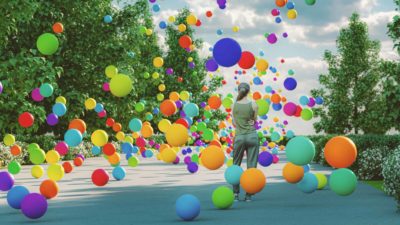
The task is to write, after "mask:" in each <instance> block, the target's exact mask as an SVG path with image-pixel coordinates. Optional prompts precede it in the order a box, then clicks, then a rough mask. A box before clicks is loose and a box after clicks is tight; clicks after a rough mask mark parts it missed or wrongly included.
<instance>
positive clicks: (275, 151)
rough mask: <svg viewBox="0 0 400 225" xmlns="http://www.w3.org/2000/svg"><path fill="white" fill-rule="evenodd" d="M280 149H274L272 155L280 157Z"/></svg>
mask: <svg viewBox="0 0 400 225" xmlns="http://www.w3.org/2000/svg"><path fill="white" fill-rule="evenodd" d="M278 151H279V150H278V149H277V148H274V149H272V151H271V153H272V155H278Z"/></svg>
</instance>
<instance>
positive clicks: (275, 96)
mask: <svg viewBox="0 0 400 225" xmlns="http://www.w3.org/2000/svg"><path fill="white" fill-rule="evenodd" d="M271 102H272V103H275V104H278V103H279V102H281V96H280V95H279V94H277V93H275V94H273V95H272V96H271Z"/></svg>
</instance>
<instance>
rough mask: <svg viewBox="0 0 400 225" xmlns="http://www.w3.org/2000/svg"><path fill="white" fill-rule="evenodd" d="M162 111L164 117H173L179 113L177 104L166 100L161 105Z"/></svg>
mask: <svg viewBox="0 0 400 225" xmlns="http://www.w3.org/2000/svg"><path fill="white" fill-rule="evenodd" d="M160 111H161V113H162V114H163V115H164V116H172V115H174V114H175V112H176V111H177V108H176V105H175V102H173V101H172V100H169V99H166V100H164V101H163V102H161V104H160Z"/></svg>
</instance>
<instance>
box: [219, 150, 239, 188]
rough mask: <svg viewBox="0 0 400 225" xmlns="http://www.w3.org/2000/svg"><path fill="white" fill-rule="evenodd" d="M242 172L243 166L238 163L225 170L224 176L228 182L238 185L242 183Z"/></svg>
mask: <svg viewBox="0 0 400 225" xmlns="http://www.w3.org/2000/svg"><path fill="white" fill-rule="evenodd" d="M232 152H233V151H232ZM232 152H231V153H232ZM242 173H243V169H242V167H240V166H238V165H232V166H230V167H228V168H227V169H226V170H225V173H224V177H225V180H226V182H228V183H229V184H231V185H238V184H240V177H241V176H242Z"/></svg>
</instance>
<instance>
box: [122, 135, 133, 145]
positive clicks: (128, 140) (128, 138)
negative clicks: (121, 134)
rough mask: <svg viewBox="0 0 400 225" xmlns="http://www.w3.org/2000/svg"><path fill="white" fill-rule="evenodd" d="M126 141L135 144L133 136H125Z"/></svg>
mask: <svg viewBox="0 0 400 225" xmlns="http://www.w3.org/2000/svg"><path fill="white" fill-rule="evenodd" d="M124 142H129V143H131V144H133V138H132V137H131V136H125V138H124Z"/></svg>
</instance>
